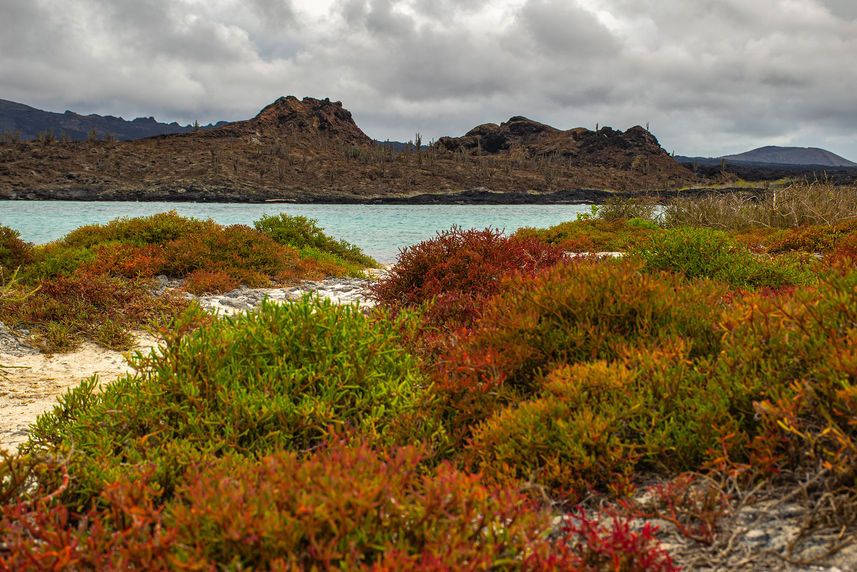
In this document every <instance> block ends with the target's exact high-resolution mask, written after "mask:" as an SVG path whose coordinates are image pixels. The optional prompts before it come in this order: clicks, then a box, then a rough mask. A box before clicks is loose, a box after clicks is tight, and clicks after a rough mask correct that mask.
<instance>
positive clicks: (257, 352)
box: [30, 298, 438, 506]
mask: <svg viewBox="0 0 857 572" xmlns="http://www.w3.org/2000/svg"><path fill="white" fill-rule="evenodd" d="M404 318H405V317H404V316H403V318H402V319H404ZM196 323H199V319H198V316H195V315H194V312H193V311H190V312H189V313H188V314H187V315H185V316H183V317H182V322H181V323H177V324H173V325H172V326H171V327H170V328H168V329H166V330H165V332H164V333H165V335H166V336H167V345H166V346H165V347H163V348H162V349H161V351H160V352H159V353H158V354H152V355H149V356H141V355H138V356H137V357H136V359H135V360H134V361H133V365H134V366H135V368H136V369H137V371H138V373H137V374H135V375H133V376H125V377H121V378H120V379H118V380H117V381H116V382H115V383H112V384H110V385H109V386H107V387H105V388H104V389H103V391H100V392H99V391H98V390H97V386H96V383H95V380H94V379H93V380H89V381H87V382H86V383H84V384H82V385H81V386H80V387H78V388H76V389H75V390H73V391H72V392H71V393H69V394H68V395H66V396H64V397H63V398H62V399H61V405H60V406H58V407H57V408H56V409H55V410H54V411H53V412H51V413H48V414H45V415H43V416H42V417H40V418H39V421H38V422H37V423H36V424H35V425H34V426H33V428H32V431H31V442H30V447H31V448H32V449H33V450H34V451H38V450H46V451H48V450H52V449H55V448H60V449H71V448H73V449H74V450H75V454H74V456H73V457H72V459H71V461H70V469H71V470H73V472H74V474H75V475H76V477H75V484H74V487H72V488H70V489H69V490H68V491H66V493H65V497H66V498H74V499H77V501H76V502H78V503H79V504H80V505H81V506H85V505H86V504H87V503H88V502H90V500H91V499H93V498H95V497H97V495H98V492H99V491H101V490H102V489H103V487H104V486H105V484H106V483H109V482H110V481H111V480H113V479H115V478H117V477H118V475H120V474H122V472H123V467H125V466H133V465H136V464H138V463H144V462H149V463H155V464H156V465H157V466H158V469H157V473H156V474H155V475H154V476H153V480H156V481H157V482H159V483H160V485H161V487H162V488H164V489H166V490H170V489H171V488H172V487H173V486H174V479H175V478H176V475H178V474H180V472H181V469H182V467H183V466H184V465H186V464H188V463H190V462H191V461H192V460H194V459H198V458H199V457H200V456H202V457H210V456H220V455H222V454H225V453H231V452H241V453H243V454H251V455H252V454H264V453H268V452H272V451H276V450H280V449H288V450H295V451H304V450H308V449H311V448H314V447H316V446H318V445H319V444H321V443H322V442H323V441H324V439H325V438H326V436H327V435H328V434H329V433H330V432H331V431H343V430H346V429H349V430H355V431H359V432H361V433H366V434H369V435H372V436H373V438H374V439H376V440H378V441H379V442H387V441H389V440H391V439H393V438H394V436H395V435H401V436H403V437H402V438H403V439H405V438H406V439H407V440H409V441H410V440H419V439H420V438H426V439H429V438H431V437H432V435H433V433H434V432H435V431H437V430H438V429H437V428H435V427H433V426H432V425H430V424H429V423H423V424H421V426H420V427H410V426H409V425H408V423H409V420H410V419H411V417H413V415H412V413H413V410H414V409H415V408H416V406H417V405H418V404H419V403H421V402H422V401H421V399H420V398H421V396H422V394H423V393H424V391H425V389H424V388H425V386H426V383H425V381H424V380H423V378H422V375H421V374H420V372H419V369H418V367H417V364H416V362H415V361H414V359H413V358H412V357H411V356H410V355H409V354H408V353H407V352H405V351H404V350H403V349H402V348H400V347H399V346H398V344H397V343H396V340H397V336H398V334H399V331H400V328H401V323H400V322H396V321H390V320H377V321H370V320H369V318H367V317H366V316H364V315H363V314H362V313H361V312H359V311H358V310H357V309H356V308H355V307H354V306H336V305H332V304H331V303H330V302H329V301H326V300H324V301H322V300H318V299H312V298H305V299H304V300H302V301H301V302H300V303H293V304H285V305H280V304H273V303H270V304H269V303H265V304H263V305H262V306H261V308H260V309H259V311H258V312H253V313H247V314H242V315H240V316H238V317H237V318H235V319H230V320H219V321H214V322H213V323H211V324H209V325H207V326H203V327H200V328H197V329H196V330H194V331H193V332H192V333H189V334H188V335H185V336H182V337H180V336H179V335H178V334H172V335H171V334H170V333H169V332H170V331H171V330H174V331H176V332H179V333H181V332H184V331H185V330H186V329H187V327H186V324H196Z"/></svg>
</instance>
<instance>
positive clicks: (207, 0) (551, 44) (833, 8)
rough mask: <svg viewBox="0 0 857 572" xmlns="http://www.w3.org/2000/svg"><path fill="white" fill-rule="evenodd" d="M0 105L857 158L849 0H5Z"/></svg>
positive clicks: (385, 133) (396, 134)
mask: <svg viewBox="0 0 857 572" xmlns="http://www.w3.org/2000/svg"><path fill="white" fill-rule="evenodd" d="M0 21H1V22H3V33H2V34H0V78H2V79H0V99H8V100H12V101H17V102H20V103H25V104H27V105H31V106H33V107H37V108H40V109H45V110H49V111H59V112H62V111H65V110H66V109H70V110H72V111H76V112H78V113H98V114H102V115H106V114H110V115H116V116H121V117H124V118H125V119H133V118H135V117H147V116H154V117H155V118H156V119H158V120H159V121H166V122H169V121H178V122H180V123H183V124H186V123H192V122H194V121H199V122H200V123H202V124H204V123H209V122H215V121H219V120H226V121H234V120H240V119H248V118H250V117H253V116H254V115H256V113H258V112H259V110H260V109H261V108H262V107H264V106H265V105H267V104H268V103H271V102H272V101H274V100H275V99H276V98H278V97H280V96H283V95H295V96H297V97H299V98H303V97H307V96H309V97H316V98H320V99H323V98H325V97H329V98H330V99H332V100H335V101H342V103H343V105H344V107H345V108H346V109H348V110H349V111H351V113H352V115H353V117H354V120H355V121H356V122H357V124H358V126H359V127H360V128H361V129H362V130H363V131H364V132H365V133H366V134H367V135H369V136H370V137H373V138H375V139H380V140H384V139H390V140H400V141H407V140H410V139H414V138H415V135H416V134H417V133H420V135H421V137H422V140H423V142H429V141H432V140H436V139H437V138H438V137H441V136H443V135H451V136H460V135H463V134H464V133H466V132H467V131H469V130H470V129H471V128H473V127H475V126H476V125H480V124H482V123H489V122H490V123H501V122H503V121H506V120H508V119H509V117H511V116H514V115H523V116H526V117H529V118H530V119H534V120H536V121H540V122H543V123H547V124H549V125H553V126H554V127H557V128H560V129H570V128H573V127H581V126H582V127H588V128H590V129H593V128H595V126H596V124H598V125H600V126H605V125H609V126H611V127H613V128H614V129H621V130H625V129H627V128H629V127H632V126H634V125H641V126H644V127H645V126H646V125H647V124H648V126H649V129H650V131H651V132H652V133H653V134H654V135H655V136H656V137H658V139H659V141H660V143H661V145H662V146H663V147H664V148H665V149H666V150H667V151H668V152H673V151H674V152H675V153H676V154H681V155H700V156H720V155H724V154H730V153H740V152H743V151H746V150H749V149H752V148H755V147H759V146H763V145H785V146H800V147H822V148H825V149H828V150H829V151H832V152H834V153H837V154H839V155H842V156H844V157H846V158H848V159H851V160H855V161H857V68H855V66H854V63H853V62H854V58H855V56H857V0H0Z"/></svg>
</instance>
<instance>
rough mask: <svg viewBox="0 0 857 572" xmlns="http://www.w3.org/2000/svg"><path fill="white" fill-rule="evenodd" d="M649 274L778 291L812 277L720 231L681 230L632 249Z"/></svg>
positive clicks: (670, 232) (783, 260)
mask: <svg viewBox="0 0 857 572" xmlns="http://www.w3.org/2000/svg"><path fill="white" fill-rule="evenodd" d="M631 254H632V255H635V256H639V257H640V258H642V259H643V261H645V268H646V270H647V271H649V272H658V271H671V272H681V273H682V274H684V275H685V276H687V277H688V278H698V277H705V278H713V279H716V280H720V281H722V282H725V283H726V284H729V285H730V286H736V287H768V288H779V287H783V286H791V285H794V284H800V283H804V282H809V281H810V280H811V279H812V277H811V276H810V275H809V274H808V273H806V272H803V271H802V270H801V269H800V268H799V267H798V266H797V265H795V264H794V263H792V264H789V263H787V259H779V260H769V259H763V258H761V257H759V256H757V255H754V254H753V253H752V252H750V251H749V250H748V249H747V248H746V247H745V246H743V245H741V244H739V243H737V242H735V241H734V240H732V239H731V238H730V237H729V235H728V234H726V233H725V232H723V231H717V230H711V229H705V228H680V229H672V230H668V231H665V232H663V233H660V234H658V235H657V236H655V237H653V238H652V240H651V241H649V242H648V243H647V244H644V245H641V246H638V247H637V248H634V249H632V250H631Z"/></svg>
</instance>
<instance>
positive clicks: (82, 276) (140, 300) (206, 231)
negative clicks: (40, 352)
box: [0, 212, 377, 351]
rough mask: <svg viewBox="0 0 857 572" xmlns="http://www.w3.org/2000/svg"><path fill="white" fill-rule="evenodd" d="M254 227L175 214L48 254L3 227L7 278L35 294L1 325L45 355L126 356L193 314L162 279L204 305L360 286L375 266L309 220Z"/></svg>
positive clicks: (7, 304) (102, 228)
mask: <svg viewBox="0 0 857 572" xmlns="http://www.w3.org/2000/svg"><path fill="white" fill-rule="evenodd" d="M256 227H257V229H258V230H257V229H254V228H250V227H248V226H243V225H232V226H222V225H219V224H217V223H215V222H214V221H211V220H206V221H202V220H196V219H192V218H185V217H181V216H179V215H177V214H176V213H175V212H168V213H160V214H156V215H152V216H148V217H141V218H131V219H118V220H115V221H112V222H110V223H107V224H105V225H89V226H84V227H81V228H79V229H77V230H75V231H73V232H71V233H69V234H68V235H67V236H66V237H64V238H63V239H61V240H58V241H55V242H52V243H49V244H46V245H42V246H33V245H30V244H27V243H25V242H24V241H22V240H21V239H20V237H19V234H18V233H17V231H14V230H13V229H10V228H8V227H0V272H4V273H6V274H9V273H10V272H16V273H17V275H18V277H19V280H18V282H19V287H20V288H21V289H26V288H31V289H33V290H35V291H36V292H35V294H34V295H33V296H30V297H28V298H27V299H26V300H24V301H23V302H18V301H15V302H13V301H12V300H11V297H10V299H8V300H3V299H0V321H2V322H3V323H5V324H6V325H7V326H9V327H17V326H25V327H27V328H30V329H33V330H34V331H35V332H36V335H37V340H38V341H39V342H40V343H41V344H42V346H43V348H44V349H45V350H47V351H60V350H67V349H70V348H72V347H74V346H75V345H76V344H77V343H79V342H80V340H81V339H84V338H90V339H93V340H95V341H97V342H99V343H101V344H103V345H105V346H107V347H112V348H119V349H127V348H128V347H129V344H130V342H131V337H130V333H129V332H130V331H131V330H134V329H139V328H140V327H141V326H143V325H144V324H147V323H152V321H153V320H156V319H159V318H160V317H161V316H175V315H177V314H178V313H179V312H181V310H182V309H183V308H184V307H185V306H186V305H187V301H185V300H184V299H183V298H182V297H181V296H179V295H172V296H170V295H165V296H161V295H156V294H155V292H154V286H153V283H152V278H154V277H156V276H161V275H162V276H166V277H167V278H169V279H180V280H181V281H182V288H183V289H184V290H185V291H187V292H190V293H192V294H196V295H200V294H206V293H219V292H226V291H229V290H232V289H234V288H236V287H237V286H239V285H242V284H243V285H245V286H251V287H262V286H271V285H274V284H283V283H289V282H293V281H297V280H302V279H319V278H324V277H327V276H346V275H348V276H362V275H363V274H362V272H363V269H364V268H365V267H366V266H377V262H375V261H374V260H372V259H371V258H370V257H368V256H365V255H363V254H362V253H361V252H360V250H359V249H358V248H357V247H355V246H353V245H350V244H348V243H346V242H344V241H337V240H334V239H332V238H330V237H328V236H327V235H325V234H324V232H323V231H322V229H320V228H319V227H318V226H317V225H316V221H313V220H309V219H306V218H304V217H290V216H288V215H285V214H283V215H280V216H279V217H265V218H263V219H262V220H260V221H258V222H257V223H256Z"/></svg>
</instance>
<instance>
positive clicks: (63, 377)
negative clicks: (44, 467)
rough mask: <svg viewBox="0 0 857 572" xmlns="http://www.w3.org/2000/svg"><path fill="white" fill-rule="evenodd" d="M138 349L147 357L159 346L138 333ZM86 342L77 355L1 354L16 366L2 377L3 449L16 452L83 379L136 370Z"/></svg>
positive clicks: (0, 435)
mask: <svg viewBox="0 0 857 572" xmlns="http://www.w3.org/2000/svg"><path fill="white" fill-rule="evenodd" d="M135 336H136V338H137V347H136V348H135V349H137V350H139V351H141V352H143V353H144V354H145V353H147V352H148V351H150V350H151V349H152V348H153V347H155V346H156V345H157V341H156V340H155V338H153V337H152V336H151V335H149V334H146V333H143V332H136V333H135ZM127 353H128V352H125V353H123V352H117V351H113V350H108V349H106V348H103V347H101V346H98V345H96V344H94V343H92V342H85V343H83V344H82V345H81V346H80V348H78V349H77V350H75V351H73V352H69V353H62V354H54V355H50V356H49V355H45V354H32V355H24V356H14V355H9V354H4V353H0V364H2V365H4V366H15V367H10V368H7V369H5V372H6V378H7V379H4V378H2V377H0V447H3V448H6V449H10V450H14V449H15V448H17V446H18V445H19V444H21V443H23V442H24V441H26V440H27V429H28V427H29V426H30V424H31V423H33V422H34V421H35V420H36V417H37V416H38V415H40V414H42V413H44V412H46V411H50V410H51V409H52V408H53V407H54V406H55V405H56V404H57V396H59V395H62V394H64V393H66V391H67V390H68V389H69V388H71V387H76V386H77V385H79V384H80V382H81V380H83V379H86V378H87V377H90V376H92V375H93V374H97V375H98V378H99V381H100V382H102V383H108V382H111V381H113V380H115V379H116V378H117V377H118V376H120V375H121V374H123V373H127V372H130V371H132V370H131V368H130V366H129V365H128V362H127V360H126V359H125V355H126V354H127Z"/></svg>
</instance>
